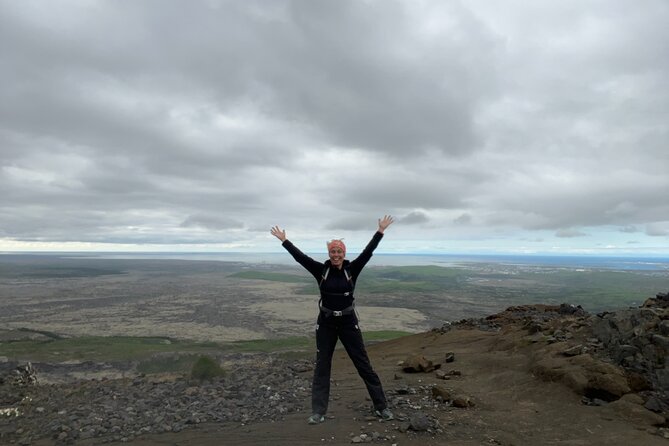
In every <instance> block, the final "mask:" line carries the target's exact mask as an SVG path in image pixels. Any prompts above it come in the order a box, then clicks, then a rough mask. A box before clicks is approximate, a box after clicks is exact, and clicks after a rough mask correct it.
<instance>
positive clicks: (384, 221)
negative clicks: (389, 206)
mask: <svg viewBox="0 0 669 446" xmlns="http://www.w3.org/2000/svg"><path fill="white" fill-rule="evenodd" d="M394 221H395V220H394V219H393V217H391V216H390V215H385V216H384V217H383V218H379V228H378V229H377V230H376V233H374V236H373V237H372V239H371V240H370V241H369V243H367V246H365V249H363V250H362V252H361V253H360V255H359V256H358V257H356V258H355V260H353V261H352V262H351V273H352V274H353V275H354V276H355V277H357V276H358V274H360V271H362V268H364V266H365V265H366V264H367V262H369V259H371V258H372V254H373V253H374V250H375V249H376V247H377V246H379V242H380V241H381V239H382V238H383V233H384V232H385V230H386V229H387V228H388V226H390V225H391V224H392V223H393V222H394Z"/></svg>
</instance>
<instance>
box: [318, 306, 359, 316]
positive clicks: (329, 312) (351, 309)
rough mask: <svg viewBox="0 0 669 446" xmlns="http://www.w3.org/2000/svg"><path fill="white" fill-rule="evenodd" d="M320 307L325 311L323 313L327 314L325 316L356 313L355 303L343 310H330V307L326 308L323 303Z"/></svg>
mask: <svg viewBox="0 0 669 446" xmlns="http://www.w3.org/2000/svg"><path fill="white" fill-rule="evenodd" d="M320 308H321V311H322V312H323V314H325V317H330V316H334V317H340V316H347V315H349V314H353V313H355V308H354V306H353V305H351V306H350V307H346V308H344V309H343V310H339V311H337V310H330V309H329V308H326V307H324V306H322V305H321V306H320Z"/></svg>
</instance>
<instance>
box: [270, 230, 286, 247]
mask: <svg viewBox="0 0 669 446" xmlns="http://www.w3.org/2000/svg"><path fill="white" fill-rule="evenodd" d="M270 232H271V233H272V235H273V236H274V237H276V238H278V239H279V240H281V243H283V242H285V241H286V230H285V229H284V230H281V229H279V227H278V226H274V227H273V228H272V230H271V231H270Z"/></svg>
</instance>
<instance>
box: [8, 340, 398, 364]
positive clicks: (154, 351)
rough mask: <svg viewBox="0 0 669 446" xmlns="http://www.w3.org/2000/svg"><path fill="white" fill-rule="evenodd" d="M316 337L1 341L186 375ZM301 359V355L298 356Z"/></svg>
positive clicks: (307, 344)
mask: <svg viewBox="0 0 669 446" xmlns="http://www.w3.org/2000/svg"><path fill="white" fill-rule="evenodd" d="M407 334H409V333H406V332H402V331H376V332H375V331H370V332H365V333H364V336H365V340H366V341H376V342H378V341H385V340H389V339H394V338H398V337H400V336H405V335H407ZM313 348H314V340H313V338H307V337H289V338H283V339H258V340H251V341H237V342H230V343H222V344H219V343H214V342H193V341H185V340H174V339H168V338H145V337H123V336H110V337H103V336H90V337H78V338H61V339H54V340H46V341H43V340H39V341H38V340H21V341H10V342H0V356H6V357H8V358H11V359H18V360H31V361H45V362H61V361H67V360H80V361H138V366H137V368H138V371H140V372H143V373H162V372H183V371H186V370H188V369H189V368H190V367H191V366H192V364H193V362H195V360H196V358H197V357H199V356H206V355H213V356H216V355H220V354H225V353H285V354H287V353H295V352H303V351H311V350H312V349H313ZM298 356H299V355H298Z"/></svg>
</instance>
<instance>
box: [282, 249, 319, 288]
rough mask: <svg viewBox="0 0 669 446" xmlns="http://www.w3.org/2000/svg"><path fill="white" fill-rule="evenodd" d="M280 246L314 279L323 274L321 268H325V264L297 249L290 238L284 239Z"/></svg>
mask: <svg viewBox="0 0 669 446" xmlns="http://www.w3.org/2000/svg"><path fill="white" fill-rule="evenodd" d="M281 246H283V247H284V248H286V251H288V252H289V253H290V255H292V256H293V258H294V259H295V260H296V261H297V263H299V264H300V265H302V266H303V267H304V269H306V270H307V271H309V272H310V273H311V275H312V276H314V278H315V279H316V280H320V279H321V275H322V274H323V268H325V264H323V263H321V262H318V261H316V260H314V259H312V258H311V257H309V256H308V255H306V254H305V253H303V252H302V251H300V250H299V249H297V246H295V245H293V244H292V243H291V242H290V240H286V241H284V242H283V243H282V244H281Z"/></svg>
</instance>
